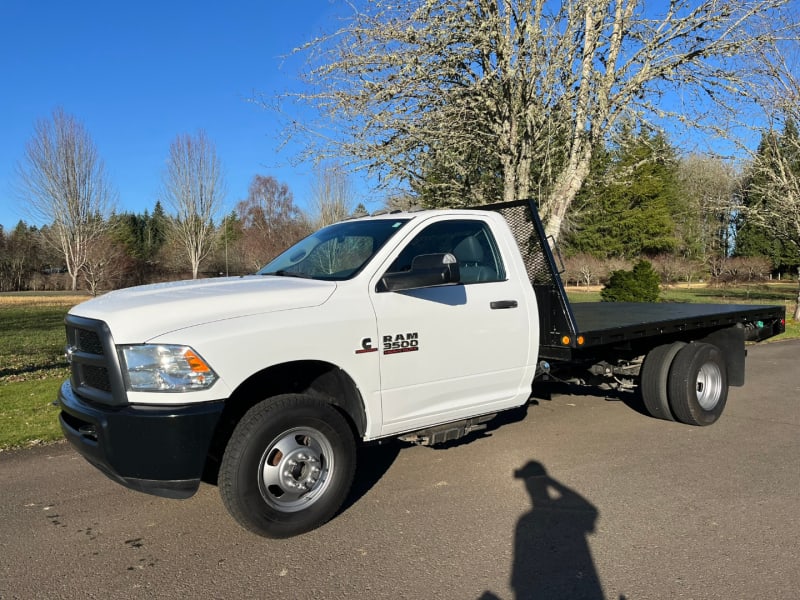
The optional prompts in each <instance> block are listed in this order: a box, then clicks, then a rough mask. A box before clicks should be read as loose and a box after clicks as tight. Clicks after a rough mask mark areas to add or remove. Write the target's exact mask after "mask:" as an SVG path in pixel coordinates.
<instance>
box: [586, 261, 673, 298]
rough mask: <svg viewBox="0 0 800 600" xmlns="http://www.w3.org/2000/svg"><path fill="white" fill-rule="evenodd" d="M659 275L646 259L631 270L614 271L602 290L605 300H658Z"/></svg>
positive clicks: (601, 294)
mask: <svg viewBox="0 0 800 600" xmlns="http://www.w3.org/2000/svg"><path fill="white" fill-rule="evenodd" d="M658 293H659V277H658V273H656V271H655V269H653V265H651V264H650V263H649V262H647V261H646V260H640V261H639V262H637V263H636V264H635V265H634V266H633V269H631V270H630V271H614V272H613V273H612V274H611V277H610V278H609V280H608V283H607V284H606V285H605V286H604V287H603V289H602V290H601V291H600V297H601V298H602V299H603V302H656V301H657V300H658Z"/></svg>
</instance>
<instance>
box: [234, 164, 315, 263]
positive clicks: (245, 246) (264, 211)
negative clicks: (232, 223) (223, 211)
mask: <svg viewBox="0 0 800 600" xmlns="http://www.w3.org/2000/svg"><path fill="white" fill-rule="evenodd" d="M236 212H237V214H238V215H239V219H240V220H241V223H242V228H243V232H242V234H243V235H242V240H241V245H242V253H243V255H244V258H245V264H246V265H247V266H248V267H249V268H250V269H253V270H256V269H258V268H259V267H262V266H263V265H264V264H265V263H266V262H267V261H268V260H270V259H271V258H274V257H275V256H277V255H278V254H279V253H280V252H281V251H283V250H285V249H286V248H288V247H289V246H291V245H292V244H293V243H294V242H296V241H297V240H299V239H300V238H301V237H303V236H304V235H307V234H308V233H309V232H310V231H309V226H308V225H307V224H306V222H305V220H304V219H303V218H302V215H301V213H300V209H299V208H297V206H296V205H295V203H294V198H293V196H292V192H291V191H290V190H289V186H287V185H286V184H285V183H280V182H278V180H276V179H275V178H274V177H267V176H263V175H256V176H255V177H254V178H253V181H252V182H251V183H250V188H249V190H248V192H247V199H245V200H242V201H241V202H239V203H238V204H237V205H236Z"/></svg>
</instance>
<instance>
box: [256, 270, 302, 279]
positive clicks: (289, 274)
mask: <svg viewBox="0 0 800 600" xmlns="http://www.w3.org/2000/svg"><path fill="white" fill-rule="evenodd" d="M262 275H276V276H278V277H300V278H301V279H314V278H313V277H312V276H311V275H309V274H307V273H300V272H299V271H287V270H286V269H278V270H277V271H273V272H272V273H262Z"/></svg>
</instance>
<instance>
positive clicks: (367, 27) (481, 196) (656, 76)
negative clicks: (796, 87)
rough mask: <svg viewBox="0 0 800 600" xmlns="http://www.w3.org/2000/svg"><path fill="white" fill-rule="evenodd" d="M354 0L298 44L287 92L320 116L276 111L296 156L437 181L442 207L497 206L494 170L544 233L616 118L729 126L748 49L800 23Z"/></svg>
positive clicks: (754, 78)
mask: <svg viewBox="0 0 800 600" xmlns="http://www.w3.org/2000/svg"><path fill="white" fill-rule="evenodd" d="M645 4H647V6H645ZM352 6H353V12H352V14H351V15H350V17H349V19H347V20H345V22H344V24H343V26H342V27H341V28H340V29H338V30H337V31H335V32H332V33H330V34H328V35H323V36H320V37H318V38H316V39H314V40H312V41H310V42H309V43H308V44H307V45H305V46H304V47H303V48H302V49H300V50H302V51H305V52H306V53H307V56H308V58H309V63H308V65H309V66H308V68H307V70H306V72H305V75H306V82H307V84H308V85H307V87H306V88H305V89H304V90H303V91H300V92H298V93H294V94H289V95H288V98H285V99H288V100H292V101H294V100H298V99H299V100H301V101H303V103H305V104H310V105H311V106H313V107H314V108H315V109H316V110H317V111H318V114H319V115H320V119H319V121H318V122H309V121H308V120H306V119H303V118H299V117H297V116H296V115H292V114H288V113H287V116H288V117H289V135H303V136H306V137H305V139H306V142H307V143H306V145H305V148H306V156H307V157H313V158H314V159H317V160H318V159H322V160H324V159H327V158H341V157H349V158H348V160H349V161H350V164H351V165H352V166H354V167H365V168H367V169H371V170H372V171H373V172H374V173H376V174H377V175H379V176H380V178H381V181H382V182H383V183H384V184H386V185H389V184H391V183H392V182H404V183H405V184H410V185H411V187H412V188H413V187H415V186H416V185H420V184H423V183H425V184H426V185H434V186H436V187H437V188H438V196H440V197H441V196H444V197H445V198H448V203H450V204H471V203H475V202H476V201H477V202H489V201H494V200H497V199H498V198H497V197H492V196H490V195H488V193H489V192H491V190H496V189H498V187H497V186H495V187H492V186H491V185H489V186H488V187H487V186H486V185H484V183H485V182H486V181H487V180H489V181H491V180H492V178H493V177H495V178H498V179H499V180H500V181H501V182H502V185H501V186H499V189H501V190H502V197H503V199H505V200H511V199H516V198H523V197H529V196H532V195H533V196H536V197H537V198H539V201H540V210H541V212H542V215H543V218H544V221H545V224H546V230H547V233H548V234H550V235H553V236H554V237H557V236H558V234H559V232H560V230H561V225H562V222H563V220H564V218H565V215H566V213H567V209H568V208H569V206H570V204H571V203H572V201H573V199H574V198H575V196H576V194H577V193H578V191H579V190H580V188H581V186H582V185H583V183H584V181H585V180H586V177H587V175H588V173H589V168H590V162H591V158H592V153H593V152H594V150H595V149H596V148H597V147H598V146H599V145H601V144H603V143H604V141H605V140H606V139H607V137H608V135H609V134H610V133H611V132H612V131H613V130H614V128H615V127H616V126H617V124H618V123H620V122H621V121H622V120H631V121H638V122H650V123H663V122H664V121H665V120H668V119H672V120H673V121H674V122H677V123H681V124H683V125H686V126H696V127H703V128H706V129H708V130H710V131H715V132H717V133H725V132H726V130H727V129H728V119H729V118H731V117H732V116H733V115H734V114H735V113H733V112H730V111H732V109H734V108H735V107H736V104H737V103H739V102H740V101H742V100H746V99H749V98H751V97H753V95H754V94H755V93H756V91H757V90H758V89H759V85H760V82H761V75H762V72H759V71H756V70H754V65H753V63H752V61H749V60H748V61H745V60H744V59H745V58H748V57H751V56H755V55H759V54H761V53H763V52H768V51H769V48H770V45H769V44H770V42H772V41H773V40H775V39H777V38H780V37H796V31H795V30H796V27H797V23H796V22H795V20H794V19H793V18H791V16H790V15H789V14H788V12H787V10H786V6H787V1H786V0H705V1H701V2H696V1H692V0H670V1H668V2H661V3H652V2H648V3H645V2H644V1H643V0H562V1H560V2H559V1H553V0H407V1H404V2H396V1H395V0H364V1H361V2H354V3H353V5H352ZM288 105H289V103H288V102H287V103H284V104H283V106H285V107H286V106H288ZM710 107H712V108H714V109H715V110H713V111H712V112H711V113H709V108H710ZM720 111H723V112H722V113H721V112H720ZM725 111H728V112H725ZM431 170H433V171H435V173H436V174H437V177H436V178H435V179H434V181H432V182H431V181H427V182H426V181H425V178H426V175H427V174H429V173H430V172H431Z"/></svg>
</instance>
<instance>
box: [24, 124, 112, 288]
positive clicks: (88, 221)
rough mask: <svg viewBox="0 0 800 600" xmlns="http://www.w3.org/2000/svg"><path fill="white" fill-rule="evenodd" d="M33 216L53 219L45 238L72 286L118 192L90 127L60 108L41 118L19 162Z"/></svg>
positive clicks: (37, 218) (102, 227) (46, 221)
mask: <svg viewBox="0 0 800 600" xmlns="http://www.w3.org/2000/svg"><path fill="white" fill-rule="evenodd" d="M17 174H18V177H19V181H20V185H19V191H20V196H21V198H22V199H23V201H24V202H25V203H26V206H27V208H28V211H29V212H30V214H31V217H32V218H33V219H35V220H37V221H39V222H42V223H45V224H47V223H50V224H51V225H50V227H48V228H47V229H46V230H44V231H45V234H44V236H43V237H44V240H45V241H46V242H47V243H48V244H50V245H52V246H53V247H55V248H57V249H58V250H59V251H60V252H61V253H62V254H63V256H64V262H65V265H66V268H67V272H68V273H69V276H70V280H71V285H72V290H75V289H77V281H78V275H79V273H80V272H81V270H82V269H83V268H84V267H85V266H86V260H87V255H88V253H89V250H90V248H91V246H92V244H93V243H94V242H95V240H97V239H98V238H99V237H100V236H102V235H103V233H104V232H105V231H106V229H107V228H108V220H107V217H108V215H109V214H110V212H111V208H112V204H113V200H114V192H113V191H112V189H111V185H110V184H109V181H108V179H107V178H106V174H105V168H104V165H103V161H102V160H101V159H100V157H99V156H98V153H97V148H96V147H95V145H94V142H93V141H92V139H91V137H90V136H89V133H88V132H87V130H86V128H85V127H84V126H83V125H82V124H81V123H80V122H78V121H77V120H76V119H75V117H73V116H71V115H68V114H67V113H65V112H64V111H63V110H61V109H57V110H55V111H54V112H53V115H52V117H51V119H49V120H45V119H42V120H39V121H37V123H36V125H35V128H34V135H33V138H32V139H31V140H30V141H29V142H28V145H27V147H26V149H25V157H24V159H23V161H22V162H21V163H20V164H19V165H18V166H17Z"/></svg>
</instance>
